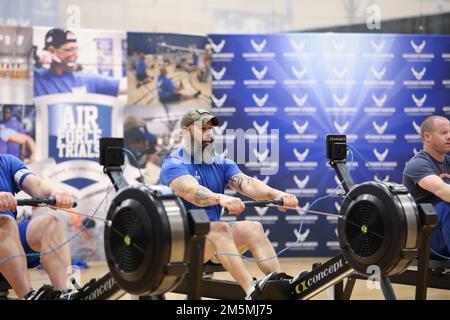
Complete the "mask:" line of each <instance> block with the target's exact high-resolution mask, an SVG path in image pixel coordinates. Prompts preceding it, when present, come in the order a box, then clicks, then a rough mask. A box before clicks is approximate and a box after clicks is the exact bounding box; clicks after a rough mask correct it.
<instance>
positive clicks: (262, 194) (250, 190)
mask: <svg viewBox="0 0 450 320" xmlns="http://www.w3.org/2000/svg"><path fill="white" fill-rule="evenodd" d="M228 186H229V187H230V188H232V189H234V190H236V191H237V192H239V193H240V194H243V195H245V196H247V197H249V198H252V199H254V200H271V199H275V198H282V199H283V201H284V205H285V206H287V207H293V208H294V207H297V206H298V200H297V197H296V196H294V195H292V194H288V193H286V192H283V191H281V190H277V189H274V188H271V187H269V186H268V185H267V184H265V183H264V182H262V181H260V180H258V179H256V178H252V177H249V176H247V175H245V174H243V173H242V172H240V173H237V174H235V175H234V176H232V177H231V179H230V180H229V181H228ZM280 211H285V210H280Z"/></svg>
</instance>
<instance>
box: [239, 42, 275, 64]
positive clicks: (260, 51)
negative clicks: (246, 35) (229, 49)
mask: <svg viewBox="0 0 450 320" xmlns="http://www.w3.org/2000/svg"><path fill="white" fill-rule="evenodd" d="M250 45H251V46H252V48H253V50H254V52H244V53H242V57H243V58H244V59H245V60H247V61H257V60H259V61H262V60H273V59H275V52H268V51H265V50H264V49H265V48H266V45H267V39H263V40H260V41H258V40H255V39H250Z"/></svg>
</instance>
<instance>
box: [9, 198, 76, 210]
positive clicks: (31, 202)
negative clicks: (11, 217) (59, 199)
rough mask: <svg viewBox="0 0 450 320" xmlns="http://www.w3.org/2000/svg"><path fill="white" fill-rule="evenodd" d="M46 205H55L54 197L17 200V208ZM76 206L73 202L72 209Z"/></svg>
mask: <svg viewBox="0 0 450 320" xmlns="http://www.w3.org/2000/svg"><path fill="white" fill-rule="evenodd" d="M46 204H47V205H50V206H54V205H56V199H55V197H49V198H32V199H20V200H17V206H40V205H46ZM76 206H77V202H76V201H73V203H72V208H75V207H76Z"/></svg>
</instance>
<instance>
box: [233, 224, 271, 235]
mask: <svg viewBox="0 0 450 320" xmlns="http://www.w3.org/2000/svg"><path fill="white" fill-rule="evenodd" d="M236 227H237V229H238V232H239V233H240V234H243V235H254V236H261V235H263V234H264V228H263V226H262V224H261V222H259V221H241V222H240V223H239V224H237V225H236Z"/></svg>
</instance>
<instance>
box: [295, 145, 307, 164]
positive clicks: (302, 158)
mask: <svg viewBox="0 0 450 320" xmlns="http://www.w3.org/2000/svg"><path fill="white" fill-rule="evenodd" d="M308 154H309V148H306V149H305V151H304V152H299V151H298V150H297V148H294V155H295V157H296V158H297V161H299V162H303V161H305V159H306V157H307V156H308Z"/></svg>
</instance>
